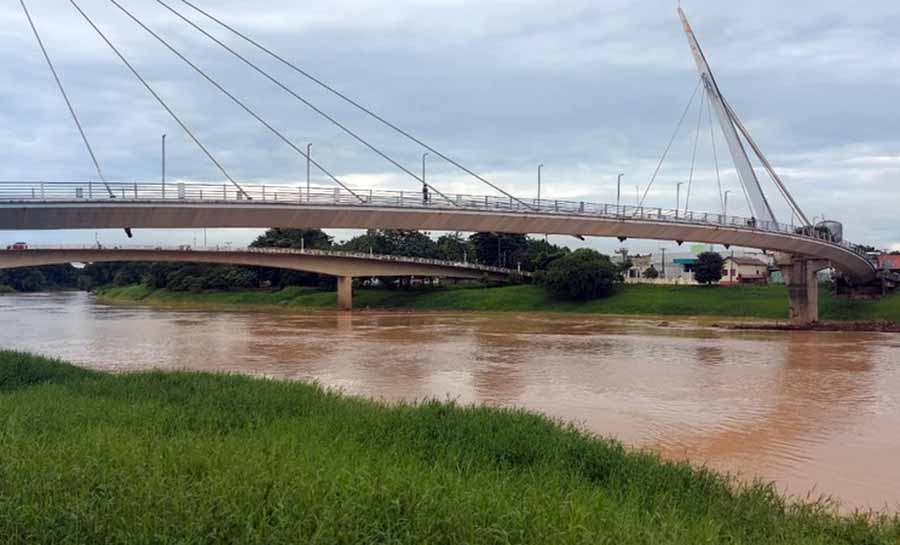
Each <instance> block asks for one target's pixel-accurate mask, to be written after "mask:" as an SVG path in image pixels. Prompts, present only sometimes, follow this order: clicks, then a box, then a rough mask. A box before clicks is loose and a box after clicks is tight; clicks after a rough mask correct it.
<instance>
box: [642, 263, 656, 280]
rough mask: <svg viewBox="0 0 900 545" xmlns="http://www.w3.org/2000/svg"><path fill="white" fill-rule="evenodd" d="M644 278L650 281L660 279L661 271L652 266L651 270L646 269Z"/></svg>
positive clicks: (643, 274)
mask: <svg viewBox="0 0 900 545" xmlns="http://www.w3.org/2000/svg"><path fill="white" fill-rule="evenodd" d="M642 276H643V277H644V278H646V279H648V280H654V279H656V278H659V271H657V270H656V267H654V266H653V265H650V267H649V268H647V269H644V272H643V273H642Z"/></svg>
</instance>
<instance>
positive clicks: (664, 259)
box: [659, 248, 666, 280]
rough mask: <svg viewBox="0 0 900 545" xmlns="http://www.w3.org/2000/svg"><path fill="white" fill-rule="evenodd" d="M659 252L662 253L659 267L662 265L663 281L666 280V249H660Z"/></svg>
mask: <svg viewBox="0 0 900 545" xmlns="http://www.w3.org/2000/svg"><path fill="white" fill-rule="evenodd" d="M659 250H660V251H661V252H662V262H661V263H660V265H662V267H661V268H662V273H661V275H662V278H663V280H665V279H666V249H665V248H660V249H659Z"/></svg>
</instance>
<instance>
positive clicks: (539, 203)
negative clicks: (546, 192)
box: [537, 163, 544, 208]
mask: <svg viewBox="0 0 900 545" xmlns="http://www.w3.org/2000/svg"><path fill="white" fill-rule="evenodd" d="M543 168H544V163H541V164H539V165H538V198H537V200H538V202H537V205H538V208H540V207H541V170H542V169H543Z"/></svg>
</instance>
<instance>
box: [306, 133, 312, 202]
mask: <svg viewBox="0 0 900 545" xmlns="http://www.w3.org/2000/svg"><path fill="white" fill-rule="evenodd" d="M311 162H312V142H310V143H309V144H307V145H306V202H309V164H310V163H311Z"/></svg>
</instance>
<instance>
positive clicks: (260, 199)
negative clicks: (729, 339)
mask: <svg viewBox="0 0 900 545" xmlns="http://www.w3.org/2000/svg"><path fill="white" fill-rule="evenodd" d="M107 186H108V187H109V191H107ZM242 188H243V189H244V192H241V191H240V190H238V189H237V188H236V187H235V186H233V185H232V184H230V183H196V182H177V181H176V182H166V183H162V182H109V183H108V184H103V183H100V182H93V181H87V182H49V181H34V182H26V181H21V182H20V181H16V182H0V203H17V202H23V203H33V202H48V203H52V202H93V201H102V202H166V203H168V202H204V203H206V202H208V203H211V204H212V203H241V204H260V203H262V204H309V205H316V206H335V205H341V206H377V207H399V208H427V209H436V210H460V209H462V210H473V211H508V212H516V213H540V214H551V215H557V214H558V215H565V216H585V217H602V218H609V219H621V220H628V219H641V220H654V221H665V222H671V223H685V224H702V225H717V226H723V227H739V228H742V229H757V230H760V231H766V232H775V233H782V234H786V235H792V236H798V237H803V238H811V239H816V240H819V241H822V242H825V243H828V244H833V245H836V246H840V247H842V248H844V249H846V250H847V251H850V252H853V253H855V254H858V255H860V256H862V257H866V255H865V252H863V251H861V250H859V249H858V248H857V247H856V246H855V245H853V244H851V243H849V242H847V241H835V240H834V239H833V238H832V237H830V236H829V235H827V234H825V233H820V232H818V231H815V230H806V231H801V230H800V228H799V227H798V226H796V225H792V224H784V223H774V222H767V221H761V220H757V219H756V218H746V217H740V216H731V215H728V216H726V215H723V214H717V213H712V212H694V211H682V210H673V209H666V208H658V207H646V206H633V205H615V204H603V203H591V202H585V201H571V200H558V199H541V200H538V199H520V200H516V199H514V198H512V197H498V196H494V195H467V194H447V193H445V195H446V198H444V197H442V196H440V195H437V194H435V193H433V192H432V193H430V194H429V195H428V196H427V198H426V196H425V195H423V193H422V192H420V191H394V190H374V189H355V190H353V192H350V191H348V190H345V189H343V188H339V187H334V188H330V187H329V188H325V187H311V188H310V189H309V190H308V191H307V189H306V187H305V186H301V185H284V184H257V185H254V184H242ZM110 192H111V193H112V194H110ZM523 203H524V204H523Z"/></svg>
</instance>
